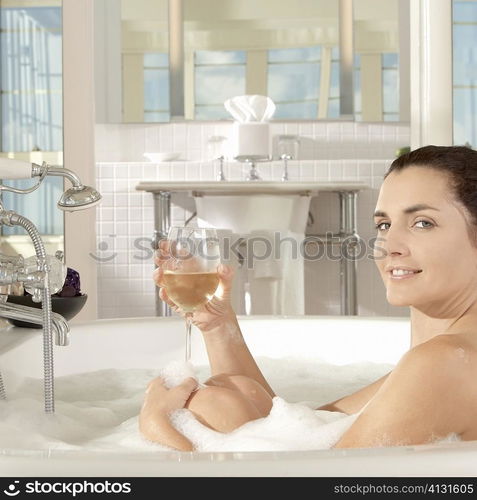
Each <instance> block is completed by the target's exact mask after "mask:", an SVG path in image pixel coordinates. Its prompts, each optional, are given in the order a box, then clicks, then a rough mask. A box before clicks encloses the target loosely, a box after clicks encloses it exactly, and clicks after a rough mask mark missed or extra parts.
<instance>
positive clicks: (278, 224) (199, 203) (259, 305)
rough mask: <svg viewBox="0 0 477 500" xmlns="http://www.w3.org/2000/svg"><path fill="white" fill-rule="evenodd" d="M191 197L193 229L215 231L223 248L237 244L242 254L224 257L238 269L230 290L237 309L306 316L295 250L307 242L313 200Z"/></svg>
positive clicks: (268, 196)
mask: <svg viewBox="0 0 477 500" xmlns="http://www.w3.org/2000/svg"><path fill="white" fill-rule="evenodd" d="M253 184H256V183H255V182H254V183H253ZM245 187H246V186H245ZM255 189H257V188H255ZM194 198H195V205H196V211H197V224H198V225H199V226H201V227H214V228H217V229H219V231H218V233H219V238H221V239H222V243H223V245H224V247H225V241H224V239H225V238H228V242H227V243H228V245H229V248H232V249H233V248H236V249H237V248H239V245H240V248H241V249H242V253H240V251H237V252H233V251H230V252H227V254H228V255H230V257H229V264H231V265H232V266H234V267H235V268H236V277H235V282H234V286H233V290H232V302H233V303H234V308H235V310H243V311H244V312H245V313H246V314H289V315H300V314H304V313H305V294H304V262H303V256H302V255H301V253H300V252H299V251H298V249H299V248H300V245H301V243H302V241H303V240H304V238H305V229H306V222H307V220H308V211H309V207H310V200H311V196H309V195H307V194H306V193H305V192H303V191H302V192H300V193H296V194H282V193H275V194H268V193H264V192H254V193H250V192H244V193H242V194H231V193H230V194H228V195H217V194H215V193H213V192H209V193H200V194H199V193H196V195H195V197H194ZM224 230H228V231H224ZM282 241H286V242H285V243H281V242H282ZM294 247H295V249H294ZM225 252H226V251H224V253H225ZM243 254H245V255H243Z"/></svg>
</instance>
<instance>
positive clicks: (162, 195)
mask: <svg viewBox="0 0 477 500" xmlns="http://www.w3.org/2000/svg"><path fill="white" fill-rule="evenodd" d="M153 197H154V228H155V230H154V246H155V249H156V248H157V247H158V245H159V241H160V240H163V239H165V238H167V234H168V233H169V228H170V227H171V193H170V192H169V191H159V192H158V193H153ZM155 305H156V316H172V310H171V308H170V307H169V306H168V305H167V304H166V303H165V302H163V301H162V300H161V299H160V298H159V292H158V290H157V289H156V295H155Z"/></svg>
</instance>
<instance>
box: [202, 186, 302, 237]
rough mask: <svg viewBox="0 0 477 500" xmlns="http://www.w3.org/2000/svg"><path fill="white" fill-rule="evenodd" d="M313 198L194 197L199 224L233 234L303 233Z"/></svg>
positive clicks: (296, 196) (245, 195)
mask: <svg viewBox="0 0 477 500" xmlns="http://www.w3.org/2000/svg"><path fill="white" fill-rule="evenodd" d="M310 200H311V197H310V196H305V195H299V194H296V195H286V194H285V195H279V194H278V195H270V194H244V195H239V196H236V195H227V196H216V195H213V194H208V195H205V194H204V195H199V196H195V205H196V210H197V220H198V224H199V225H200V226H202V227H215V228H223V229H230V230H231V231H233V232H234V233H239V234H250V233H252V232H253V231H264V230H267V231H283V232H287V231H293V232H295V233H304V232H305V228H306V221H307V219H308V211H309V207H310Z"/></svg>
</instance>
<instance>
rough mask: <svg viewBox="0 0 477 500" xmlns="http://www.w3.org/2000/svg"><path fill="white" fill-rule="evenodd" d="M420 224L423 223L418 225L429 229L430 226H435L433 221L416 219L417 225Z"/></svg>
mask: <svg viewBox="0 0 477 500" xmlns="http://www.w3.org/2000/svg"><path fill="white" fill-rule="evenodd" d="M418 224H421V226H418V227H420V228H421V229H427V228H428V227H433V226H434V224H433V223H432V222H429V221H427V220H418V221H416V224H415V225H416V226H417V225H418ZM422 224H424V225H422Z"/></svg>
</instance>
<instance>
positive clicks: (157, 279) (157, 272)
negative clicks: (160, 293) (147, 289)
mask: <svg viewBox="0 0 477 500" xmlns="http://www.w3.org/2000/svg"><path fill="white" fill-rule="evenodd" d="M163 276H164V271H163V270H162V269H161V268H160V267H157V268H156V269H154V272H153V273H152V279H153V280H154V283H156V285H157V286H159V287H161V286H164V285H163V283H162V277H163Z"/></svg>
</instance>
